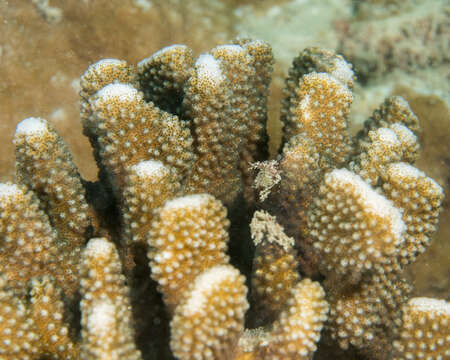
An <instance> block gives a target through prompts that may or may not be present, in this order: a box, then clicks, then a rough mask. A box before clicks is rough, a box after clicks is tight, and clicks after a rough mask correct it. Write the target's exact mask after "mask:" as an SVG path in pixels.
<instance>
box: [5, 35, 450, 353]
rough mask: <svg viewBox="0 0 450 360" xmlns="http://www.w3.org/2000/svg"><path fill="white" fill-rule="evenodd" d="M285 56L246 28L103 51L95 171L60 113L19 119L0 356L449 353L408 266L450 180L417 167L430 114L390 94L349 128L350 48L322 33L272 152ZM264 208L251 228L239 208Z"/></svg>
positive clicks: (86, 109) (306, 55) (437, 317)
mask: <svg viewBox="0 0 450 360" xmlns="http://www.w3.org/2000/svg"><path fill="white" fill-rule="evenodd" d="M272 62H273V60H272V55H271V49H270V46H269V45H268V44H266V43H264V42H262V41H255V40H250V39H239V40H235V41H233V42H232V43H230V44H225V45H221V46H218V47H216V48H214V49H212V50H211V51H209V52H208V53H205V54H202V55H200V56H199V57H198V58H197V59H196V60H195V59H194V56H193V53H192V51H191V50H190V49H189V48H188V47H187V46H184V45H174V46H171V47H168V48H164V49H162V50H160V51H158V52H157V53H155V54H154V55H153V56H151V57H149V58H147V59H144V60H143V61H141V62H140V63H139V64H138V65H137V66H136V67H135V66H132V65H129V64H127V63H126V62H125V61H120V60H115V59H106V60H101V61H99V62H97V63H95V64H93V65H91V66H90V67H89V68H88V69H87V71H86V72H85V73H84V74H83V76H82V79H81V85H82V90H81V97H82V101H81V120H82V122H83V126H84V133H85V135H86V136H88V137H89V140H90V142H91V144H92V146H93V150H94V155H95V158H96V160H97V163H98V166H99V180H98V181H97V182H96V183H88V182H85V181H84V180H83V179H81V178H80V176H79V175H78V172H77V169H76V166H75V165H74V163H73V161H72V158H71V156H70V153H69V151H68V149H67V146H66V145H65V144H64V142H63V140H62V139H61V138H60V137H59V136H58V134H57V133H56V131H55V130H54V128H53V127H52V126H51V125H50V124H49V123H48V122H46V121H45V120H43V119H39V118H29V119H26V120H24V121H23V122H22V123H20V124H19V126H18V129H17V131H16V135H15V139H14V142H15V146H16V183H17V184H1V185H0V234H1V237H0V260H1V262H0V264H1V265H0V273H1V277H0V318H1V319H2V320H5V321H2V322H1V325H0V330H1V332H0V340H1V342H0V355H2V356H3V355H4V356H7V358H8V359H33V358H34V359H38V358H40V357H50V358H54V359H72V358H82V359H123V358H126V359H154V358H159V359H162V358H170V357H171V356H175V357H176V358H178V359H180V360H190V359H192V360H199V359H205V360H206V359H223V360H233V359H234V360H253V359H255V360H256V359H263V360H269V359H273V360H277V359H279V360H281V359H285V360H291V359H301V360H302V359H305V360H306V359H311V358H312V356H313V354H314V353H316V350H318V352H317V353H316V354H319V355H321V350H322V349H327V350H323V351H328V353H327V354H326V356H329V358H330V357H331V356H333V355H334V354H335V353H337V352H339V351H341V350H338V349H337V347H340V348H341V349H343V350H346V351H352V352H356V353H357V354H358V356H360V358H367V359H372V358H381V359H400V358H403V357H404V358H411V356H413V355H411V354H412V353H413V351H415V349H420V350H419V351H420V354H423V355H419V358H420V356H422V358H423V357H425V356H436V357H438V356H441V357H442V358H443V357H444V356H446V355H448V353H445V351H447V350H446V349H447V348H448V336H449V334H448V319H447V318H448V303H446V302H445V301H444V300H442V301H440V300H433V299H429V300H423V299H415V300H414V299H413V300H409V302H408V298H409V294H410V292H411V286H410V285H408V284H407V283H406V281H405V280H404V279H403V276H402V271H403V270H404V268H405V267H406V266H407V265H408V264H409V263H411V262H414V261H415V259H416V257H417V256H419V254H420V253H422V252H423V251H425V249H426V247H427V246H428V244H429V242H430V240H431V236H432V234H433V232H434V231H435V229H436V226H437V222H438V216H439V210H440V207H441V202H442V198H443V193H442V189H441V188H440V186H439V185H438V184H437V183H436V182H434V180H432V179H430V178H428V177H427V176H426V175H425V174H424V173H422V172H421V171H419V170H418V169H416V168H415V167H414V166H413V163H414V160H415V159H416V156H417V151H418V142H417V135H418V134H419V132H420V128H419V123H418V119H417V117H415V115H414V114H413V113H412V111H411V110H410V109H409V106H408V104H407V103H406V102H405V101H404V100H403V99H401V98H390V99H388V100H387V101H386V102H385V103H384V104H383V105H382V106H381V108H380V109H379V110H377V111H375V113H374V114H373V116H372V117H371V119H369V120H368V121H367V122H366V125H365V128H364V130H362V131H361V132H360V133H359V134H358V135H357V136H356V137H355V138H351V137H350V136H349V134H348V132H347V128H348V123H347V115H348V113H349V110H350V105H351V101H352V91H351V88H352V86H353V82H354V80H355V78H354V75H353V71H352V69H351V66H350V65H349V64H348V63H347V62H346V61H345V60H344V59H343V58H342V57H341V56H339V55H336V54H334V53H332V52H330V51H326V50H322V49H318V48H309V49H306V50H304V51H303V52H301V53H300V55H299V57H297V58H296V59H295V60H294V64H293V67H292V69H291V70H290V72H289V77H288V79H287V81H286V91H285V99H284V100H283V104H282V105H283V109H282V114H281V117H282V120H283V121H284V122H285V133H284V147H283V150H282V153H281V154H280V155H279V157H278V158H277V159H276V160H270V161H268V160H267V154H266V153H265V147H266V136H265V132H264V128H265V120H266V116H267V108H266V102H267V96H268V86H269V81H270V73H271V66H272ZM255 170H257V171H255ZM258 171H259V172H258ZM255 189H257V190H261V193H260V194H259V195H260V201H259V202H258V201H257V200H256V199H257V198H256V197H255V194H254V190H255ZM244 201H246V205H244ZM256 208H261V209H260V210H258V211H256V212H254V210H255V209H256ZM252 212H254V214H253V220H252V221H251V224H250V232H251V237H252V238H253V244H252V243H251V242H250V241H248V239H246V236H247V237H250V234H249V233H248V231H247V232H245V231H243V229H241V228H240V227H239V226H238V225H237V224H239V221H238V218H246V217H247V216H248V215H249V214H251V213H252ZM244 230H245V229H244ZM236 249H238V250H239V251H237V250H236ZM242 260H243V261H242ZM246 261H247V262H252V263H253V266H252V269H249V268H245V266H243V265H242V264H243V263H244V262H246ZM308 277H309V278H308ZM248 286H249V288H248ZM156 289H157V290H158V292H159V294H157V293H156ZM78 294H80V295H81V299H79V297H78ZM78 303H79V304H80V310H81V314H78V312H77V311H76V309H77V307H78ZM80 317H81V319H80ZM322 329H325V331H324V332H323V334H324V335H325V336H323V340H322V341H320V338H321V335H322ZM166 331H170V335H168V334H167V333H166ZM418 334H419V335H420V334H422V335H420V336H419V335H418ZM413 338H414V339H413ZM422 338H424V339H422ZM333 346H335V347H334V349H333ZM167 347H170V350H171V354H172V355H169V352H168V351H167ZM414 356H416V355H414Z"/></svg>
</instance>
